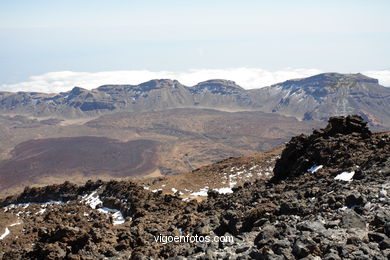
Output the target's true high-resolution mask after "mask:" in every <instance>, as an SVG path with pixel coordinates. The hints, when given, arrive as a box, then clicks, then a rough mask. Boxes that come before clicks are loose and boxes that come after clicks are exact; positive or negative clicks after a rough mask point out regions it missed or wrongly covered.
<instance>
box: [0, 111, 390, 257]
mask: <svg viewBox="0 0 390 260" xmlns="http://www.w3.org/2000/svg"><path fill="white" fill-rule="evenodd" d="M233 191H234V192H233V193H231V194H219V193H218V192H215V191H213V190H209V191H208V199H207V200H204V201H202V202H196V201H195V200H190V201H183V200H182V198H180V197H179V196H178V194H174V195H168V194H163V193H162V192H161V191H157V192H151V191H149V190H146V189H144V187H141V186H139V185H137V184H135V183H132V182H127V181H126V182H125V181H122V182H117V181H111V182H101V181H98V182H88V183H87V184H86V185H84V186H76V185H73V184H70V183H64V184H62V185H55V186H47V187H45V188H26V189H25V191H24V192H23V193H22V194H20V195H18V196H14V197H8V198H6V199H3V200H2V201H0V205H1V207H2V209H0V259H1V258H2V259H151V258H153V259H166V258H172V259H185V258H188V259H251V258H254V259H390V238H389V237H390V205H389V204H390V197H389V194H390V135H389V134H388V133H376V134H373V133H371V132H370V131H369V130H368V128H367V127H366V124H365V123H364V122H363V120H362V118H360V117H358V116H349V117H335V118H331V119H330V121H329V125H328V126H327V127H326V128H325V129H321V130H316V131H314V132H313V134H312V135H310V136H304V135H301V136H298V137H294V138H293V139H292V140H291V141H290V142H289V143H288V144H287V145H286V148H285V149H284V151H283V152H282V154H281V157H280V159H278V160H277V162H276V165H275V169H274V176H273V177H272V179H270V180H258V181H257V182H254V183H249V182H248V183H245V184H244V185H242V186H240V187H235V188H233ZM195 234H197V235H210V236H214V235H218V236H221V235H231V236H234V242H229V243H221V242H220V243H215V242H212V243H208V244H207V243H167V244H163V243H157V242H155V240H154V236H158V235H173V236H180V235H195Z"/></svg>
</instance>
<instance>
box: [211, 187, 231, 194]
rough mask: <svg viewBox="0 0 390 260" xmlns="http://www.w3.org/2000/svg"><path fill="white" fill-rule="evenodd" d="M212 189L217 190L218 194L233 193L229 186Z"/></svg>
mask: <svg viewBox="0 0 390 260" xmlns="http://www.w3.org/2000/svg"><path fill="white" fill-rule="evenodd" d="M214 190H215V191H217V192H218V193H220V194H228V193H233V190H232V189H231V188H229V187H225V188H219V189H214Z"/></svg>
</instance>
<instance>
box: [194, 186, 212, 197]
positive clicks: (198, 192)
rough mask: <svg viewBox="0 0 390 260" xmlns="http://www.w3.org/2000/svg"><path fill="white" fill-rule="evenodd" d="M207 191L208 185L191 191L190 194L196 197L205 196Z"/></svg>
mask: <svg viewBox="0 0 390 260" xmlns="http://www.w3.org/2000/svg"><path fill="white" fill-rule="evenodd" d="M208 191H209V187H208V186H206V187H204V188H202V189H200V190H199V191H197V192H193V193H191V194H190V196H194V197H198V196H202V197H207V192H208Z"/></svg>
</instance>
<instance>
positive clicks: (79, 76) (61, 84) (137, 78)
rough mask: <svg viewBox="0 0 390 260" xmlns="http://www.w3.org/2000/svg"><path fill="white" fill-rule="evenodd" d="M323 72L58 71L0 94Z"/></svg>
mask: <svg viewBox="0 0 390 260" xmlns="http://www.w3.org/2000/svg"><path fill="white" fill-rule="evenodd" d="M322 72H323V71H321V70H318V69H283V70H276V71H271V70H264V69H260V68H231V69H192V70H187V71H149V70H128V71H126V70H123V71H103V72H74V71H58V72H49V73H45V74H42V75H36V76H31V77H30V78H29V79H28V80H27V81H24V82H18V83H13V84H0V91H12V92H15V91H34V92H45V93H57V92H65V91H69V90H70V89H72V88H73V87H74V86H78V87H82V88H86V89H93V88H97V87H99V86H101V85H105V84H134V85H136V84H140V83H142V82H145V81H148V80H151V79H176V80H178V81H179V82H181V83H182V84H184V85H186V86H193V85H195V84H197V83H199V82H201V81H205V80H209V79H228V80H233V81H235V82H236V83H237V84H238V85H240V86H242V87H243V88H245V89H253V88H262V87H265V86H269V85H272V84H275V83H278V82H283V81H285V80H288V79H294V78H303V77H309V76H312V75H315V74H318V73H322ZM362 73H363V74H365V75H367V76H370V77H373V78H377V79H379V82H380V84H382V85H384V86H390V70H381V71H365V72H362Z"/></svg>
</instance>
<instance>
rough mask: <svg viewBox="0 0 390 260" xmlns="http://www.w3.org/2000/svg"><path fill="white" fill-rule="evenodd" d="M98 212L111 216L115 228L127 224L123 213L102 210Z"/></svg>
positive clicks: (113, 210) (114, 210)
mask: <svg viewBox="0 0 390 260" xmlns="http://www.w3.org/2000/svg"><path fill="white" fill-rule="evenodd" d="M98 211H99V212H101V213H104V214H107V215H111V217H112V220H113V223H112V224H113V225H114V226H115V225H119V224H123V223H125V218H124V217H123V215H122V212H120V211H119V210H117V209H110V208H100V209H98Z"/></svg>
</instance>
